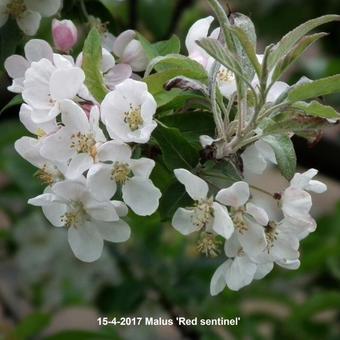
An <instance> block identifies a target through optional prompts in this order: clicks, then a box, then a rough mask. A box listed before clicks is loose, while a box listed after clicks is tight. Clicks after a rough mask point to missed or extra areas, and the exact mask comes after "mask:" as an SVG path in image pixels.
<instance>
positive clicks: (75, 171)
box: [66, 153, 93, 179]
mask: <svg viewBox="0 0 340 340" xmlns="http://www.w3.org/2000/svg"><path fill="white" fill-rule="evenodd" d="M92 164H93V159H92V157H91V156H90V155H89V154H87V153H81V154H77V155H75V156H74V157H72V159H71V162H70V163H69V165H68V167H67V170H66V178H68V179H78V178H79V177H81V176H82V175H83V173H84V172H85V171H87V170H88V169H90V167H91V165H92Z"/></svg>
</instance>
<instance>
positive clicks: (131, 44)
mask: <svg viewBox="0 0 340 340" xmlns="http://www.w3.org/2000/svg"><path fill="white" fill-rule="evenodd" d="M135 38H136V32H135V31H133V30H127V31H124V32H122V33H121V34H120V35H119V36H118V37H117V38H116V39H115V40H114V43H113V53H114V54H115V55H116V56H117V57H119V62H120V63H121V64H127V65H130V66H131V68H132V71H134V72H141V71H144V70H145V69H146V66H147V65H148V58H147V56H146V54H145V51H144V49H143V47H142V45H141V43H140V42H139V41H138V40H136V39H135Z"/></svg>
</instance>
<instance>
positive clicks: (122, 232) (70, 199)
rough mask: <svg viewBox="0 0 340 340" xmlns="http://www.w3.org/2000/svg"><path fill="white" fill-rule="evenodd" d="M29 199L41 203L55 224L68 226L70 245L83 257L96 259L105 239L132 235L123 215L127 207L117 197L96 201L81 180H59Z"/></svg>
mask: <svg viewBox="0 0 340 340" xmlns="http://www.w3.org/2000/svg"><path fill="white" fill-rule="evenodd" d="M28 203H29V204H32V205H35V206H41V207H42V209H43V212H44V214H45V216H46V218H47V219H48V220H49V221H50V222H51V223H52V224H53V225H54V226H56V227H66V228H67V229H68V241H69V244H70V246H71V249H72V251H73V252H74V255H75V256H76V257H77V258H79V259H80V260H82V261H85V262H93V261H96V260H97V259H98V258H99V257H100V255H101V253H102V251H103V241H104V240H106V241H110V242H125V241H126V240H128V239H129V237H130V233H131V232H130V227H129V226H128V224H127V223H126V222H124V221H123V220H122V219H120V217H123V216H126V214H127V209H126V207H125V206H124V205H123V204H122V203H121V202H117V201H112V202H111V201H108V202H99V201H97V200H96V199H95V198H94V197H93V196H92V194H91V193H90V192H89V191H88V189H87V188H86V186H85V185H84V184H83V183H81V182H77V181H68V180H66V181H63V182H59V183H56V184H55V185H53V186H52V187H51V188H50V189H48V190H47V191H46V192H45V193H44V194H42V195H40V196H37V197H35V198H31V199H30V200H29V201H28Z"/></svg>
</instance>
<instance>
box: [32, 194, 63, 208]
mask: <svg viewBox="0 0 340 340" xmlns="http://www.w3.org/2000/svg"><path fill="white" fill-rule="evenodd" d="M58 200H59V199H58V197H57V196H56V195H54V194H52V193H44V194H41V195H39V196H36V197H34V198H30V199H29V200H28V204H31V205H34V206H36V207H44V206H47V205H51V204H53V203H56V202H58Z"/></svg>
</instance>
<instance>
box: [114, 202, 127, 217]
mask: <svg viewBox="0 0 340 340" xmlns="http://www.w3.org/2000/svg"><path fill="white" fill-rule="evenodd" d="M111 203H112V204H113V205H114V207H115V209H116V211H117V214H118V215H119V217H125V216H127V214H128V213H129V208H128V207H127V205H126V204H125V203H124V202H122V201H111Z"/></svg>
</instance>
